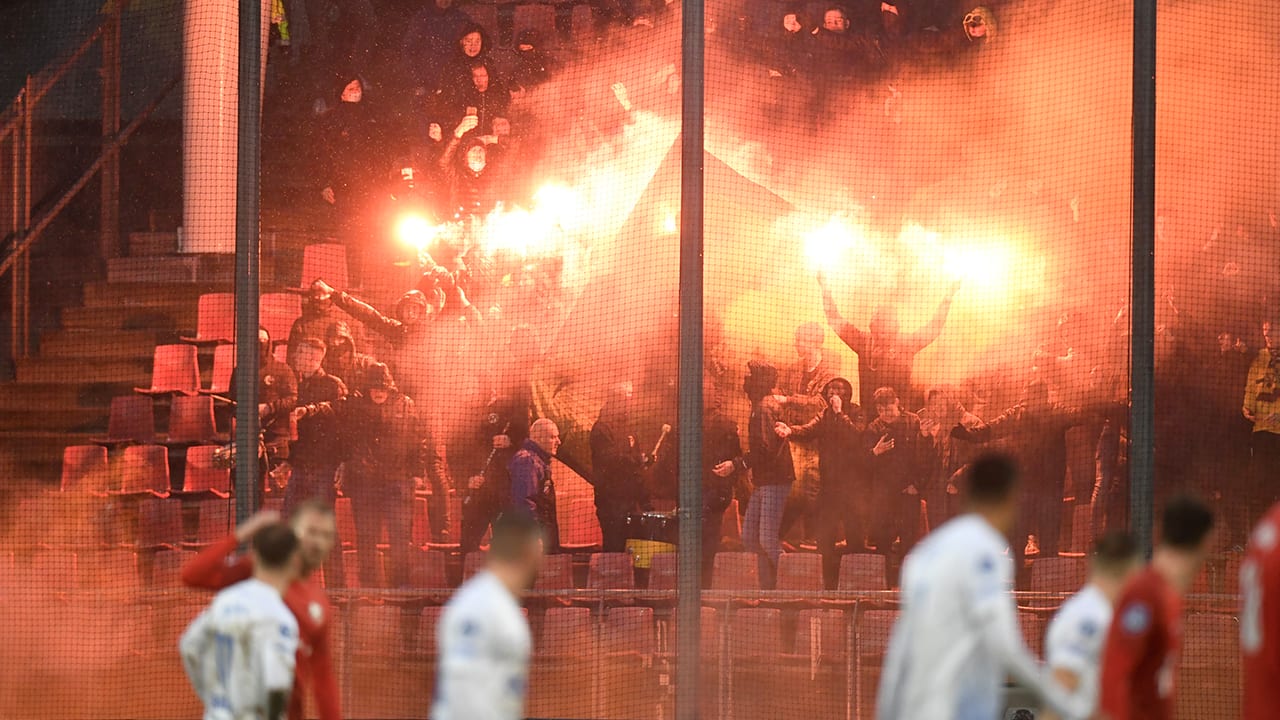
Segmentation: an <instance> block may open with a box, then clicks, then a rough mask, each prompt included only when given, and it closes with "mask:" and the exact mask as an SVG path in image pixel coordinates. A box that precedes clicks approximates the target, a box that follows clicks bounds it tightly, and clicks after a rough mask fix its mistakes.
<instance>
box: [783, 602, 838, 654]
mask: <svg viewBox="0 0 1280 720" xmlns="http://www.w3.org/2000/svg"><path fill="white" fill-rule="evenodd" d="M847 627H848V626H847V625H846V624H845V617H844V612H842V611H840V610H801V611H800V613H799V614H798V615H797V616H796V645H795V654H796V655H805V656H808V657H809V658H810V659H811V660H832V661H836V662H842V661H843V660H844V659H845V658H846V657H847V656H848V652H847V651H846V650H847V646H848V640H847V637H848V636H847V633H846V632H845V630H846V628H847Z"/></svg>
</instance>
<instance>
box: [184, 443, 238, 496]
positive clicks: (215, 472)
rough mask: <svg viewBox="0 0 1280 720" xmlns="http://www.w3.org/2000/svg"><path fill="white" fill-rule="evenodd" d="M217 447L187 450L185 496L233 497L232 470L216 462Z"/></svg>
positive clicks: (193, 447) (209, 446)
mask: <svg viewBox="0 0 1280 720" xmlns="http://www.w3.org/2000/svg"><path fill="white" fill-rule="evenodd" d="M219 449H220V448H219V447H218V446H217V445H193V446H191V447H189V448H187V470H186V475H184V476H183V477H184V481H183V484H182V493H183V494H184V495H193V494H199V495H213V496H215V497H219V498H222V499H224V500H225V499H226V498H229V497H231V470H230V469H229V468H226V467H219V466H218V465H217V464H216V463H215V462H214V454H215V453H216V452H217V451H218V450H219Z"/></svg>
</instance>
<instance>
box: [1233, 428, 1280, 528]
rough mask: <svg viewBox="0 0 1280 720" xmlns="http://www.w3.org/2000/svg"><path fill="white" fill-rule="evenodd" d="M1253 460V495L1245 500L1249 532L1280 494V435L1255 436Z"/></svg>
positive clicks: (1256, 434) (1250, 493)
mask: <svg viewBox="0 0 1280 720" xmlns="http://www.w3.org/2000/svg"><path fill="white" fill-rule="evenodd" d="M1252 443H1253V457H1252V459H1251V460H1250V462H1249V492H1248V494H1247V495H1246V496H1245V497H1244V498H1243V500H1242V502H1243V504H1244V505H1245V508H1246V510H1245V519H1246V521H1247V524H1248V528H1249V530H1248V532H1252V531H1253V525H1254V524H1255V523H1257V522H1258V520H1259V519H1261V518H1262V516H1263V515H1264V514H1265V513H1266V512H1267V508H1269V507H1271V505H1272V503H1274V502H1275V501H1276V497H1277V494H1280V484H1277V482H1276V480H1277V479H1280V435H1277V434H1276V433H1271V432H1255V433H1254V434H1253V437H1252Z"/></svg>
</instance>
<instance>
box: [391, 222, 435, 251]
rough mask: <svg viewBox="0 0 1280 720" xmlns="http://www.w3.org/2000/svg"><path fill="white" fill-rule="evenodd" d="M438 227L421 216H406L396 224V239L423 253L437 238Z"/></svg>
mask: <svg viewBox="0 0 1280 720" xmlns="http://www.w3.org/2000/svg"><path fill="white" fill-rule="evenodd" d="M436 231H437V230H436V227H435V226H433V225H432V224H431V223H429V222H427V219H426V218H424V217H422V216H421V215H405V216H404V217H402V218H400V220H399V221H398V222H397V223H396V237H397V238H398V239H399V240H400V242H402V243H404V244H405V245H408V246H409V247H411V248H413V249H415V250H418V251H422V250H424V249H425V248H426V247H427V246H428V245H430V244H431V241H432V240H434V239H435V237H436Z"/></svg>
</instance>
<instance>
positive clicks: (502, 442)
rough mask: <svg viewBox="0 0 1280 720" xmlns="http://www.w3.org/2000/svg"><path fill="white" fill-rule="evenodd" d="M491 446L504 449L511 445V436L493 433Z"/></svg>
mask: <svg viewBox="0 0 1280 720" xmlns="http://www.w3.org/2000/svg"><path fill="white" fill-rule="evenodd" d="M493 447H494V449H495V450H505V449H507V448H509V447H511V438H510V436H507V435H494V436H493Z"/></svg>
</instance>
